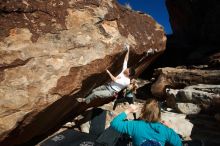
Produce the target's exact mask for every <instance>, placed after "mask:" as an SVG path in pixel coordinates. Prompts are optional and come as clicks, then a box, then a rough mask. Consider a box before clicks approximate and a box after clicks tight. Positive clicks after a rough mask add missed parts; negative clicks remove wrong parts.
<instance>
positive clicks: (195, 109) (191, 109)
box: [176, 103, 201, 115]
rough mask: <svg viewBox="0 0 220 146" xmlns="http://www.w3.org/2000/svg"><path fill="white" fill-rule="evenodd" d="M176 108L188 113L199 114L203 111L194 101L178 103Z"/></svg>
mask: <svg viewBox="0 0 220 146" xmlns="http://www.w3.org/2000/svg"><path fill="white" fill-rule="evenodd" d="M176 108H177V110H178V111H179V112H181V113H183V114H186V115H194V114H199V112H200V111H201V108H200V107H199V105H197V104H193V103H177V104H176Z"/></svg>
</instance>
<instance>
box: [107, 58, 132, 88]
mask: <svg viewBox="0 0 220 146" xmlns="http://www.w3.org/2000/svg"><path fill="white" fill-rule="evenodd" d="M126 69H127V61H124V63H123V69H122V71H121V73H120V74H119V75H118V76H117V77H116V80H115V81H112V82H111V83H110V86H111V88H113V89H114V90H116V91H117V92H119V91H121V90H122V89H124V88H126V87H127V86H128V85H129V84H130V82H131V80H130V78H129V77H127V76H125V74H124V73H123V72H124V71H125V70H126Z"/></svg>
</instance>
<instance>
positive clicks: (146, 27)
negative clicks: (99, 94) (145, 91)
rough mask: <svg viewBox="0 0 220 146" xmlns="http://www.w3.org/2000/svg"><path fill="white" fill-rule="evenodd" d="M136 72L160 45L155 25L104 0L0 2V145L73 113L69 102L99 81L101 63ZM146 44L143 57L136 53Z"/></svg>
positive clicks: (79, 107)
mask: <svg viewBox="0 0 220 146" xmlns="http://www.w3.org/2000/svg"><path fill="white" fill-rule="evenodd" d="M124 43H127V44H129V45H130V46H131V54H130V61H129V65H130V66H132V65H136V66H137V71H138V72H139V73H140V72H142V71H143V69H145V68H146V67H147V66H148V65H149V64H150V63H151V62H152V61H153V60H154V59H155V58H156V57H157V56H158V55H159V54H161V53H162V52H163V51H164V49H165V44H166V37H165V36H164V31H163V29H162V27H161V26H160V25H159V24H158V23H156V22H155V21H154V20H153V19H152V17H150V16H149V15H147V14H140V13H137V12H134V11H131V10H128V9H126V8H123V7H121V6H119V5H118V4H117V3H116V2H115V1H109V0H102V1H98V0H88V1H87V0H80V1H76V0H71V1H68V0H55V1H54V0H49V1H29V0H23V1H22V2H17V1H9V0H6V1H1V2H0V144H1V145H2V146H5V145H7V146H10V145H15V144H23V143H25V142H27V141H29V140H31V139H34V138H35V137H36V136H39V135H41V134H45V133H47V132H48V131H50V129H51V128H55V127H56V126H58V125H59V124H61V123H63V122H65V119H67V118H68V117H74V116H77V115H78V114H79V113H82V112H83V111H84V110H85V109H87V108H88V107H89V106H97V105H101V104H103V103H105V102H108V101H107V100H106V101H100V100H99V102H94V104H91V105H84V104H80V103H77V101H76V100H75V99H76V98H79V97H80V98H81V97H84V96H85V95H86V94H88V92H89V91H91V89H92V88H94V87H96V86H98V85H100V84H102V83H104V82H106V81H107V80H108V79H109V78H108V76H107V74H106V73H105V70H106V69H107V68H108V69H109V70H110V71H112V73H113V74H116V73H118V72H119V71H120V69H121V66H122V61H123V56H124V54H125V51H124V50H123V45H124ZM149 49H153V50H156V51H155V52H156V53H155V54H153V55H151V57H147V58H145V61H144V62H140V61H139V60H140V59H141V58H142V57H143V56H144V52H145V51H148V50H149Z"/></svg>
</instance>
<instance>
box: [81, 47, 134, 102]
mask: <svg viewBox="0 0 220 146" xmlns="http://www.w3.org/2000/svg"><path fill="white" fill-rule="evenodd" d="M125 48H126V50H127V53H126V55H125V59H124V63H123V69H122V71H121V73H120V74H119V75H117V76H116V77H115V76H113V75H112V74H111V72H110V71H109V70H106V72H107V73H108V74H109V76H110V78H111V79H112V81H111V82H110V83H107V84H105V85H102V86H99V87H97V88H95V89H93V90H92V93H91V94H90V95H88V96H87V97H86V98H84V99H83V101H84V102H86V103H87V104H88V103H90V102H91V101H92V100H93V99H95V98H96V97H99V98H108V97H111V96H117V94H118V92H120V91H121V90H123V89H124V88H126V87H127V86H128V85H129V84H130V82H131V77H132V76H134V75H135V69H134V68H127V63H128V59H129V45H125Z"/></svg>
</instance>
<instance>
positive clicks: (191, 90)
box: [166, 84, 220, 114]
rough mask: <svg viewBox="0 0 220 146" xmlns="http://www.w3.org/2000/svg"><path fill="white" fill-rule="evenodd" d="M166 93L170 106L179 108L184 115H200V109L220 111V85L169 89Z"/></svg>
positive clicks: (199, 85)
mask: <svg viewBox="0 0 220 146" xmlns="http://www.w3.org/2000/svg"><path fill="white" fill-rule="evenodd" d="M166 91H167V92H166V95H167V96H166V97H167V99H168V100H167V103H168V105H169V106H171V107H174V106H177V109H178V110H179V111H181V112H183V113H186V114H187V113H191V114H193V113H199V112H200V108H202V109H203V110H207V109H209V110H210V109H212V110H213V109H214V111H220V108H219V105H220V85H207V84H198V85H192V86H187V87H185V88H184V89H167V90H166ZM177 102H185V103H177ZM192 103H193V104H192ZM176 104H177V105H176ZM194 104H196V105H194ZM187 111H189V112H187Z"/></svg>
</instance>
